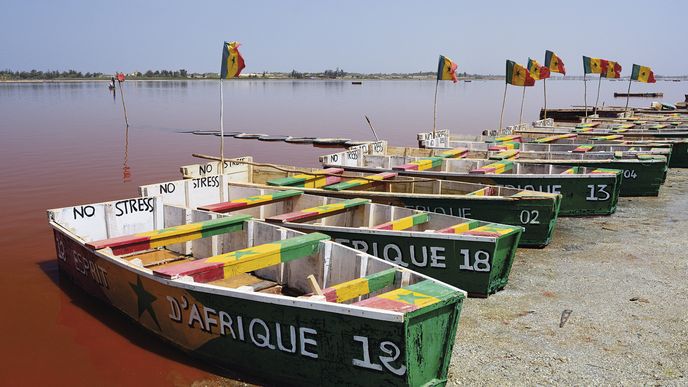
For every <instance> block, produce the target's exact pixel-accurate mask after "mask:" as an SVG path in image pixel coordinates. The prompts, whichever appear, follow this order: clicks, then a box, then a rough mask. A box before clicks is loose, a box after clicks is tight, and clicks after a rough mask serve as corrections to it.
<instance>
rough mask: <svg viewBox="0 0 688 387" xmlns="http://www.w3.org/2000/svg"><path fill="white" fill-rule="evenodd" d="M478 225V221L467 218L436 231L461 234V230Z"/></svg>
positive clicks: (464, 230) (470, 228)
mask: <svg viewBox="0 0 688 387" xmlns="http://www.w3.org/2000/svg"><path fill="white" fill-rule="evenodd" d="M479 225H480V222H479V221H477V220H469V221H468V222H461V223H458V224H455V225H453V226H449V227H447V228H443V229H441V230H437V231H436V232H438V233H441V234H461V233H462V232H466V231H468V230H472V229H474V228H476V227H478V226H479Z"/></svg>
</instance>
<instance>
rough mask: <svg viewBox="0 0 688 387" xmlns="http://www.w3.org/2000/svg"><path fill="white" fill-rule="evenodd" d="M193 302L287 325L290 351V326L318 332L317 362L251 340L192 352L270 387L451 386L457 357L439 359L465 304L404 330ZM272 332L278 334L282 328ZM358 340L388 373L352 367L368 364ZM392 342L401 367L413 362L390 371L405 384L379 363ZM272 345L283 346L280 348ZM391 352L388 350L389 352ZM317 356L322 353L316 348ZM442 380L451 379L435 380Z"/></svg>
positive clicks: (417, 319) (284, 310)
mask: <svg viewBox="0 0 688 387" xmlns="http://www.w3.org/2000/svg"><path fill="white" fill-rule="evenodd" d="M192 296H193V297H194V298H196V299H197V300H199V301H201V303H202V304H203V305H204V306H206V307H210V308H213V309H214V310H224V311H230V310H231V311H236V313H240V314H241V315H243V316H247V317H246V318H248V316H250V318H251V319H253V320H255V319H260V320H262V321H265V322H271V323H272V322H275V321H279V322H280V324H281V326H282V328H281V329H282V330H283V332H282V340H283V341H284V342H285V344H287V345H285V347H288V343H289V340H290V339H289V331H288V329H289V328H288V327H290V326H295V327H304V326H307V327H308V329H311V330H313V331H316V332H317V359H314V358H312V357H303V356H298V355H297V353H298V352H299V351H300V350H299V349H298V347H297V349H296V351H295V352H296V353H288V352H285V351H282V350H279V349H274V350H273V349H269V348H256V346H255V345H254V343H252V342H251V341H250V340H249V339H248V338H247V340H246V342H242V341H240V340H233V339H231V338H229V337H217V338H214V339H211V340H209V341H208V342H206V343H205V344H204V345H202V346H200V347H198V348H196V349H195V350H193V351H192V353H193V354H194V355H195V356H198V357H200V358H202V359H205V360H206V361H208V362H213V363H215V364H217V365H219V366H220V367H223V368H228V369H231V370H239V371H241V372H242V373H246V374H251V375H256V376H258V377H263V378H264V377H266V376H268V375H269V378H270V381H272V382H274V383H278V384H280V385H283V384H288V385H361V386H382V385H409V386H415V385H420V384H426V383H427V384H426V385H444V384H445V383H446V374H447V370H448V366H449V358H448V357H449V355H447V358H438V357H437V356H436V354H435V353H433V352H434V351H436V352H437V353H447V354H451V349H452V347H453V343H454V336H455V332H456V329H457V326H458V321H459V315H460V312H461V307H462V304H463V300H461V301H459V302H446V303H440V304H439V305H437V308H436V309H434V310H432V311H430V313H423V314H420V315H417V316H414V315H411V316H409V315H407V316H406V317H407V318H406V321H403V322H389V321H375V320H371V319H367V318H362V317H352V316H346V317H345V318H343V316H340V315H336V314H333V313H323V312H319V311H315V310H312V311H309V310H304V309H301V308H289V307H281V308H270V307H266V306H265V305H256V304H255V303H252V302H242V300H237V299H225V298H220V297H213V296H212V295H209V294H207V293H205V294H203V293H198V292H193V293H192ZM273 324H274V323H273ZM246 325H247V326H248V322H246ZM268 327H270V325H268ZM269 329H275V327H274V325H273V326H272V327H270V328H269ZM440 332H442V333H445V332H454V333H453V334H449V336H450V337H445V336H444V334H438V333H440ZM271 333H272V334H273V335H275V334H276V332H271ZM313 337H314V336H313V335H311V336H310V338H313ZM356 337H359V339H358V340H362V339H360V337H365V338H366V339H367V347H368V348H369V351H370V353H369V356H370V363H372V364H373V366H378V367H379V368H380V370H377V369H371V368H364V367H361V366H355V365H353V364H352V361H353V360H362V359H364V353H363V347H364V344H363V343H362V342H361V341H357V339H356ZM275 339H276V338H272V340H275ZM298 339H299V332H298V330H297V333H296V340H298ZM386 342H390V343H394V345H395V346H396V347H398V348H399V349H400V352H401V353H400V354H399V358H398V359H405V360H406V364H405V365H404V361H399V360H397V361H396V362H393V363H390V364H389V366H390V367H391V368H394V369H396V370H398V369H399V368H401V367H404V366H405V367H406V370H405V374H404V375H402V376H397V375H395V374H393V373H392V372H390V371H388V369H386V367H383V366H382V364H381V361H380V360H379V358H380V356H382V357H384V356H385V355H387V354H385V353H384V352H382V350H381V349H380V346H381V345H385V343H386ZM421 343H422V345H421ZM299 344H300V343H299ZM272 345H274V346H276V345H277V344H276V342H273V343H272ZM390 347H391V346H390V345H387V346H385V349H387V348H390ZM309 348H310V349H309V350H310V351H311V352H313V353H314V352H315V349H314V347H313V346H309ZM421 348H422V349H423V350H422V351H421ZM288 349H291V348H288ZM446 351H448V352H446ZM438 374H439V375H443V376H442V377H441V378H437V377H435V375H438Z"/></svg>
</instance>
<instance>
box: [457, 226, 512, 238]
mask: <svg viewBox="0 0 688 387" xmlns="http://www.w3.org/2000/svg"><path fill="white" fill-rule="evenodd" d="M513 231H516V228H514V227H508V226H502V225H496V224H488V225H485V226H480V227H477V228H474V229H472V230H468V231H464V232H462V233H461V235H473V236H485V237H491V238H499V237H500V236H502V235H506V234H509V233H511V232H513Z"/></svg>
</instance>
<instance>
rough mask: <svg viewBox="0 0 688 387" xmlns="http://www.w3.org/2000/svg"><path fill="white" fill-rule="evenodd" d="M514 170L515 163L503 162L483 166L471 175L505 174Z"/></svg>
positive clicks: (472, 171) (474, 170)
mask: <svg viewBox="0 0 688 387" xmlns="http://www.w3.org/2000/svg"><path fill="white" fill-rule="evenodd" d="M513 168H514V162H513V161H508V160H501V161H498V162H495V163H492V164H487V165H483V166H482V167H480V168H476V169H473V170H471V171H470V173H504V172H507V171H510V170H512V169H513Z"/></svg>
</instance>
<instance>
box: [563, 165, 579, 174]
mask: <svg viewBox="0 0 688 387" xmlns="http://www.w3.org/2000/svg"><path fill="white" fill-rule="evenodd" d="M580 168H581V167H571V168H569V169H567V170H565V171H564V172H562V173H560V175H576V174H578V173H579V172H580V170H581V169H580Z"/></svg>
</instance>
